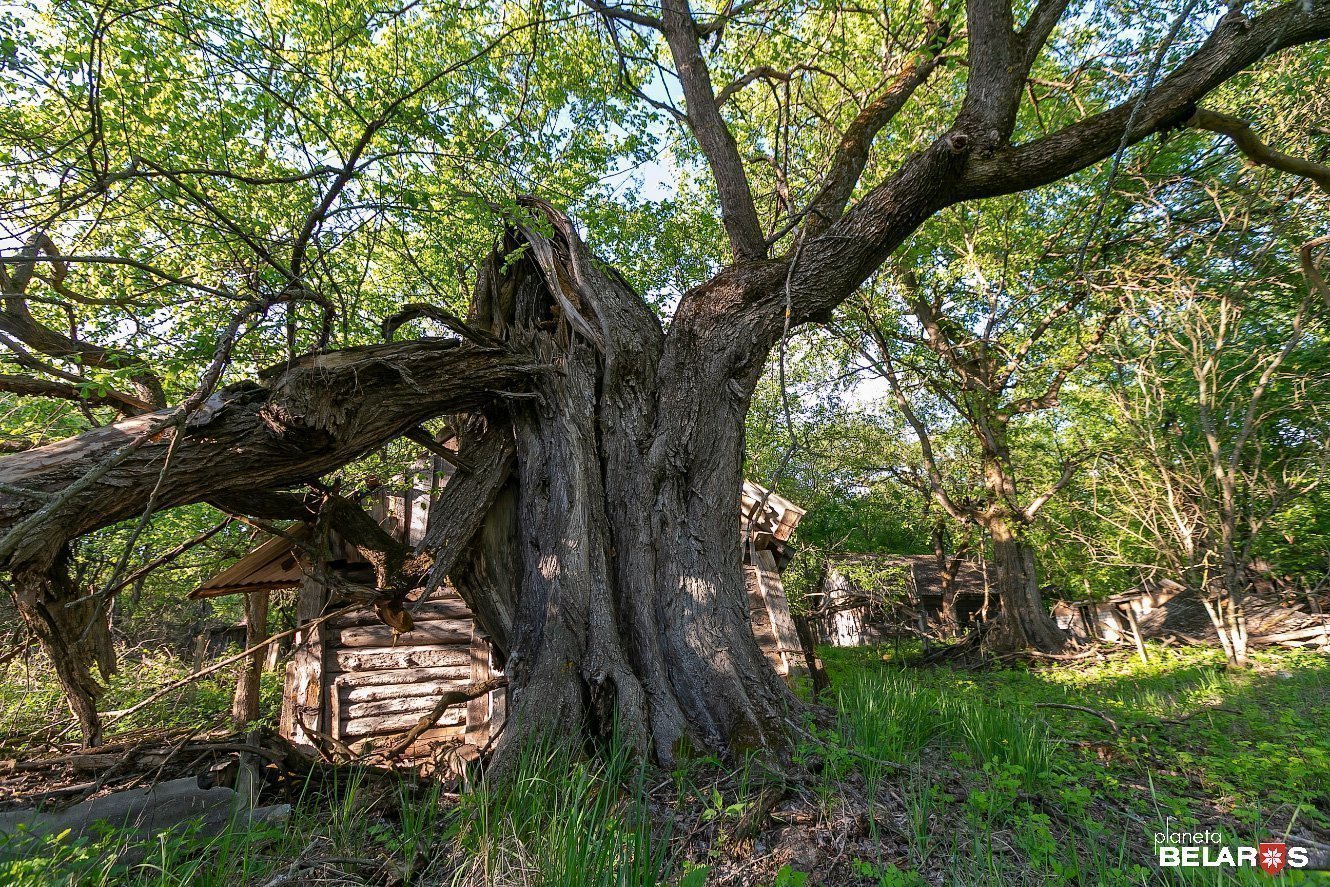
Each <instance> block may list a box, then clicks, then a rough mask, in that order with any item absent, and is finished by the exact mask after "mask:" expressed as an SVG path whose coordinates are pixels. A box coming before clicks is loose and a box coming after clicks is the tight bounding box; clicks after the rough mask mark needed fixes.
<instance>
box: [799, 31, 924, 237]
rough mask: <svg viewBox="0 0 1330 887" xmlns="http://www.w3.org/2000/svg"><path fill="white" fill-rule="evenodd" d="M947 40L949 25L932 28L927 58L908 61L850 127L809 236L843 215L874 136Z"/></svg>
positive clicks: (812, 213)
mask: <svg viewBox="0 0 1330 887" xmlns="http://www.w3.org/2000/svg"><path fill="white" fill-rule="evenodd" d="M947 43H948V31H947V29H946V26H945V25H943V26H942V27H940V28H939V29H937V30H936V31H934V32H931V33H930V34H929V35H928V39H927V41H926V43H925V45H926V46H927V47H928V48H929V49H928V54H927V55H926V56H925V58H924V59H923V60H921V61H919V62H918V63H916V64H911V65H908V66H907V67H906V68H905V69H904V70H902V71H901V72H900V73H899V74H897V75H896V77H895V79H894V80H893V81H892V83H891V86H890V87H888V88H887V89H886V90H885V91H884V92H883V93H882V94H881V95H879V96H878V97H877V98H875V99H873V101H871V102H869V103H868V105H866V106H865V107H864V109H863V110H862V111H860V112H859V114H858V115H857V116H856V117H855V118H854V121H853V122H851V123H850V125H849V126H848V127H846V129H845V132H844V134H843V135H842V136H841V140H840V144H839V145H838V146H837V148H836V152H835V154H834V155H833V156H832V158H831V163H830V164H829V165H828V167H827V173H826V175H825V176H824V177H823V180H822V186H821V188H819V190H818V193H817V196H816V197H814V198H813V201H812V203H810V204H809V206H808V211H807V215H808V222H807V225H806V227H805V232H806V234H805V236H808V235H817V234H819V233H821V232H822V231H825V230H826V229H827V227H829V226H830V225H831V224H832V223H833V222H834V221H836V219H838V218H840V216H841V213H843V212H844V211H845V205H846V204H847V203H849V201H850V196H851V195H852V194H853V193H854V189H855V186H857V185H858V184H859V178H860V176H862V175H863V172H864V167H865V166H867V165H868V156H869V153H870V152H871V151H872V147H873V141H874V139H876V138H877V135H878V133H880V132H881V131H882V129H883V128H884V127H885V126H886V125H887V124H888V123H890V122H891V121H892V120H893V119H895V117H896V115H897V114H899V113H900V110H901V108H903V107H905V103H906V102H908V101H909V100H910V97H911V96H913V95H914V93H915V91H916V90H918V88H919V87H920V86H922V85H923V84H924V82H925V81H927V80H928V78H929V76H930V75H931V74H932V73H933V72H934V71H936V70H937V68H938V67H939V66H940V65H941V64H942V50H943V49H944V48H945V47H946V45H947Z"/></svg>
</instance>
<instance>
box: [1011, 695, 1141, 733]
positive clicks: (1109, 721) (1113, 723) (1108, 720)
mask: <svg viewBox="0 0 1330 887" xmlns="http://www.w3.org/2000/svg"><path fill="white" fill-rule="evenodd" d="M1030 707H1031V708H1060V709H1064V710H1066V711H1080V712H1085V713H1086V714H1087V715H1094V716H1095V717H1096V718H1099V719H1100V720H1101V721H1103V722H1104V723H1105V724H1108V727H1109V729H1110V730H1112V731H1113V732H1114V733H1119V732H1121V730H1120V728H1119V727H1118V724H1117V721H1114V720H1113V719H1112V718H1110V717H1109V716H1108V715H1106V714H1104V713H1103V712H1102V711H1099V710H1098V709H1095V708H1090V707H1089V706H1085V705H1068V704H1067V703H1065V702H1035V703H1032V704H1031V705H1030Z"/></svg>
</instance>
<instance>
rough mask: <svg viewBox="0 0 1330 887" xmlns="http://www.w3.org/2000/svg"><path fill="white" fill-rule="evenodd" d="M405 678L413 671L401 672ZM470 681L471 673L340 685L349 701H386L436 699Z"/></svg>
mask: <svg viewBox="0 0 1330 887" xmlns="http://www.w3.org/2000/svg"><path fill="white" fill-rule="evenodd" d="M401 674H402V675H403V677H404V678H406V677H407V676H409V675H410V674H411V672H409V671H408V672H401ZM468 683H470V676H469V675H462V676H461V677H459V678H455V679H453V680H448V681H422V682H420V683H413V684H384V685H379V686H374V687H339V688H338V691H339V692H340V693H341V696H342V699H343V700H344V701H345V702H348V703H356V702H386V701H388V700H393V699H415V698H417V697H425V698H427V699H435V698H437V697H438V695H439V694H440V693H442V692H444V691H445V690H456V689H459V688H461V687H465V686H466V685H467V684H468Z"/></svg>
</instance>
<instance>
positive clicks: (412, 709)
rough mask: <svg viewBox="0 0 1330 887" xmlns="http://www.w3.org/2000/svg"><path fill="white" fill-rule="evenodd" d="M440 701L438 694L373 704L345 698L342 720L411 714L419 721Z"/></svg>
mask: <svg viewBox="0 0 1330 887" xmlns="http://www.w3.org/2000/svg"><path fill="white" fill-rule="evenodd" d="M438 701H439V694H438V693H434V694H430V695H425V696H402V697H398V698H396V699H380V700H377V701H373V702H348V701H347V700H346V699H345V698H343V699H342V706H341V711H342V720H344V721H346V720H351V721H359V720H363V719H365V718H377V717H380V716H382V715H398V714H400V715H406V714H411V715H414V716H415V719H416V720H417V721H418V720H420V718H421V717H422V716H423V715H426V714H428V713H429V711H430V709H432V708H434V705H435V703H436V702H438ZM457 707H458V708H461V705H460V704H459V705H458V706H457Z"/></svg>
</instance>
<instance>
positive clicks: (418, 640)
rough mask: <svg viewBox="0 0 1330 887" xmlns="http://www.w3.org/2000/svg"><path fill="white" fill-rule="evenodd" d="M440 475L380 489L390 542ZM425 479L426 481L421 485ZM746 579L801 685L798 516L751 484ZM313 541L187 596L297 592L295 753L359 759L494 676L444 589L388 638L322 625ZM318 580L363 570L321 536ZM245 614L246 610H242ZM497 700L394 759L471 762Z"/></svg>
mask: <svg viewBox="0 0 1330 887" xmlns="http://www.w3.org/2000/svg"><path fill="white" fill-rule="evenodd" d="M450 473H451V468H450V466H448V465H447V463H446V462H444V461H443V460H441V459H438V458H437V457H433V458H431V459H430V460H428V461H427V462H426V461H424V460H422V462H421V463H417V466H416V467H415V468H414V469H413V471H412V474H411V475H410V478H409V481H404V482H402V483H400V484H397V485H396V489H390V488H388V487H380V488H379V490H378V491H377V493H376V494H375V499H374V500H373V503H372V509H371V510H372V512H373V513H374V516H375V517H376V519H378V520H379V521H380V523H381V525H382V526H383V527H384V528H385V529H386V530H388V531H389V532H390V533H392V534H393V535H394V536H396V537H397V538H398V539H400V540H402V541H404V542H406V543H407V544H410V545H417V544H418V543H419V542H420V540H421V539H422V538H423V536H424V533H425V524H426V518H427V515H428V512H429V503H430V500H431V496H432V495H433V493H434V492H437V489H438V486H439V484H440V482H446V479H447V477H448V475H449V474H450ZM426 479H428V482H425V481H426ZM740 497H741V498H740V501H741V509H742V510H741V526H740V527H739V528H738V530H739V532H740V533H741V534H742V538H743V539H744V542H745V544H744V550H745V571H746V573H747V579H748V599H749V609H750V613H751V615H752V621H753V632H754V635H755V636H756V638H757V640H758V643H759V644H760V646H761V647H762V649H763V651H764V652H765V653H766V655H767V658H768V660H769V661H770V662H771V665H772V667H773V668H774V669H775V670H776V671H777V673H778V674H780V675H782V676H783V677H785V678H786V679H787V680H790V679H794V678H795V677H796V676H804V675H806V674H807V666H806V659H805V654H804V650H803V648H802V646H801V645H800V643H799V639H798V634H797V632H796V630H795V626H794V622H793V620H792V618H791V615H790V609H789V605H788V603H787V601H786V599H785V592H784V588H783V587H782V585H781V580H780V571H781V568H782V567H783V566H784V564H785V561H786V560H787V559H788V555H787V554H786V551H785V545H786V543H787V541H788V540H789V538H790V535H791V534H792V533H793V532H794V530H795V528H796V527H797V526H798V524H799V520H800V519H801V518H802V517H803V514H804V512H803V510H802V509H800V508H798V507H797V506H796V505H794V504H793V503H791V502H789V501H788V500H786V499H783V498H781V497H780V496H778V495H776V494H774V493H771V492H769V491H767V490H765V489H763V488H762V487H760V486H758V485H757V484H753V483H749V482H745V483H744V485H743V489H742V491H741V493H740ZM311 534H312V530H311V529H310V528H309V527H304V526H300V527H295V528H292V529H289V530H288V531H287V537H286V538H283V537H273V538H270V539H268V540H267V541H266V542H264V543H263V544H261V545H259V546H258V547H257V548H255V549H254V550H253V551H251V552H250V553H249V554H248V555H246V556H245V557H243V558H242V559H240V560H239V561H237V562H236V563H235V564H234V565H232V566H231V567H229V568H228V569H226V570H224V571H222V572H221V573H218V574H217V575H215V576H213V577H212V578H211V579H209V580H208V581H207V582H205V583H204V584H203V585H201V586H200V587H199V588H198V589H196V590H195V591H194V592H193V593H192V595H191V596H192V597H195V598H211V597H216V596H219V595H228V594H246V595H256V594H258V595H267V594H269V593H271V592H272V591H275V590H280V589H288V590H290V589H294V590H297V601H296V621H297V627H298V632H297V635H296V638H295V643H294V647H293V651H292V655H291V658H290V660H289V661H288V663H287V665H286V679H285V690H284V693H283V698H282V710H281V718H280V725H279V730H280V732H281V734H282V735H283V736H285V737H286V738H288V739H291V740H292V741H293V742H295V743H296V744H297V745H300V746H304V747H311V748H313V747H317V748H322V749H324V750H325V751H327V750H330V749H331V750H335V751H341V752H343V753H345V752H346V751H350V752H351V753H353V754H365V753H369V752H371V751H372V750H373V749H376V748H377V749H382V748H384V747H386V746H388V745H391V744H392V743H393V742H394V741H396V740H397V739H398V738H399V737H401V736H402V735H403V734H405V733H406V732H407V731H409V730H411V729H412V728H413V727H415V726H416V725H417V723H418V722H419V721H420V720H421V718H422V717H425V716H427V715H429V714H430V713H431V711H432V709H433V708H434V707H435V705H436V702H437V700H438V698H439V696H440V694H442V693H444V692H446V691H449V690H458V689H461V688H463V687H465V686H467V685H469V684H473V683H477V682H482V681H485V680H487V679H489V678H491V677H493V676H495V675H496V674H500V673H501V666H500V662H499V660H498V657H497V651H496V650H495V648H494V647H493V646H492V645H491V644H490V643H489V641H488V640H487V639H486V637H485V635H484V633H483V631H482V630H481V629H480V628H479V626H478V625H477V624H476V622H475V621H474V620H473V619H472V615H471V611H470V610H469V609H468V608H467V605H466V603H465V602H464V601H463V600H462V598H461V596H460V595H459V594H458V593H457V592H456V591H455V590H454V589H453V588H452V587H451V586H445V587H442V588H439V589H437V590H436V591H435V592H434V593H433V594H432V595H430V597H429V599H428V600H414V601H412V602H411V603H410V604H409V605H408V609H409V610H410V612H411V615H412V619H413V623H414V624H413V626H412V628H411V630H410V631H407V632H404V633H399V632H397V631H395V630H394V629H393V628H392V627H391V626H389V625H387V624H385V623H384V622H383V621H382V619H380V617H379V616H378V614H377V613H376V612H375V611H374V609H373V608H372V607H369V606H366V607H364V608H361V609H358V610H355V611H352V612H349V613H346V614H343V615H339V616H335V617H332V618H327V619H323V618H322V617H324V616H326V614H328V613H329V612H332V611H334V610H336V609H338V608H344V607H345V602H344V601H338V600H336V599H335V595H334V593H333V592H332V591H331V590H330V589H329V588H328V587H327V586H326V585H325V584H324V583H323V582H320V581H318V580H317V579H315V578H314V575H315V573H316V571H315V570H314V569H312V567H313V565H312V564H311V563H310V562H309V555H308V554H307V553H305V549H306V548H309V547H312V546H309V545H306V544H302V543H306V542H308V541H309V537H310V535H311ZM325 550H326V551H327V555H326V557H327V559H326V561H325V563H324V566H325V568H326V569H325V570H324V571H322V572H323V574H324V575H328V574H333V575H341V576H345V577H346V578H348V580H350V581H356V582H362V583H364V582H367V581H368V582H369V584H372V579H369V580H367V579H366V574H368V572H369V565H368V564H367V563H366V562H365V561H364V560H363V558H361V557H360V555H359V553H358V552H357V551H356V550H355V549H354V548H353V547H352V546H350V545H348V544H346V543H344V542H341V541H340V540H338V539H337V538H336V536H335V534H330V538H329V540H328V542H327V543H326V545H325ZM247 609H248V608H247ZM505 692H506V691H505V690H503V689H498V690H494V691H492V692H490V693H489V694H487V695H485V696H482V697H480V698H477V699H473V700H471V701H470V702H467V703H462V704H459V705H457V706H455V707H451V708H449V709H447V710H446V711H445V712H444V714H443V716H442V717H440V718H439V719H438V720H437V721H435V722H434V723H433V726H432V727H430V728H429V729H428V730H426V731H425V732H424V733H423V734H421V735H420V736H419V738H417V739H416V740H415V741H414V742H413V743H412V745H411V746H410V747H408V748H407V749H406V750H405V752H404V753H403V754H402V758H403V760H405V761H407V762H412V763H418V762H422V761H429V760H434V761H436V762H437V761H438V760H439V758H440V756H441V755H444V754H447V755H449V756H456V757H457V758H460V759H463V760H464V759H466V758H469V757H472V756H474V755H475V754H476V753H477V750H478V749H480V748H483V747H484V746H485V745H486V744H487V743H488V742H489V741H490V739H491V737H493V736H494V735H495V734H496V731H497V729H498V728H499V726H500V725H501V724H502V722H503V718H504V714H505Z"/></svg>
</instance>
